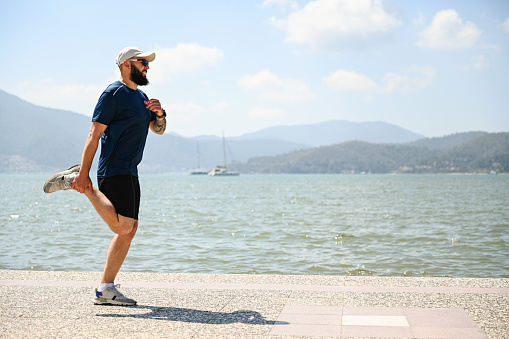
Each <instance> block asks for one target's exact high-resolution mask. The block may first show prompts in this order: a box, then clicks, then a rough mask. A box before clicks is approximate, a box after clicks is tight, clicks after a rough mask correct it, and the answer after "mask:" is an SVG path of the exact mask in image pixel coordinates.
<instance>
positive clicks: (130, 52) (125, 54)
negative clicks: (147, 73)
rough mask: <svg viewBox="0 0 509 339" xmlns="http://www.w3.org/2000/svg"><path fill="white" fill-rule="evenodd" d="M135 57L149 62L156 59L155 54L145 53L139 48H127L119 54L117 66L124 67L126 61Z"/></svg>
mask: <svg viewBox="0 0 509 339" xmlns="http://www.w3.org/2000/svg"><path fill="white" fill-rule="evenodd" d="M135 57H137V58H143V59H147V61H148V62H152V61H154V59H155V58H156V54H155V53H144V52H143V51H142V50H141V49H139V48H138V47H126V48H124V49H123V50H121V51H120V53H118V56H117V61H116V62H117V65H118V66H120V65H122V63H123V62H124V61H125V60H127V59H132V58H135Z"/></svg>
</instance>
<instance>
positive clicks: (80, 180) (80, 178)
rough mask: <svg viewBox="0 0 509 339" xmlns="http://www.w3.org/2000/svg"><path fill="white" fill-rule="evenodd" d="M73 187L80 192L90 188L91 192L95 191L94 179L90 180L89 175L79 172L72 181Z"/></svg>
mask: <svg viewBox="0 0 509 339" xmlns="http://www.w3.org/2000/svg"><path fill="white" fill-rule="evenodd" d="M71 188H72V189H73V190H76V191H78V192H80V193H85V190H86V189H87V188H88V191H89V192H90V194H93V193H94V186H93V185H92V180H90V176H89V175H84V174H83V175H82V174H81V173H78V175H76V177H75V178H74V181H73V182H72V185H71Z"/></svg>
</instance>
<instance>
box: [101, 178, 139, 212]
mask: <svg viewBox="0 0 509 339" xmlns="http://www.w3.org/2000/svg"><path fill="white" fill-rule="evenodd" d="M97 183H98V185H99V190H100V191H101V192H103V193H104V195H105V196H106V197H107V198H108V199H109V200H110V201H111V203H112V204H113V206H115V210H116V212H117V213H118V214H120V215H122V216H124V217H128V218H133V219H136V220H138V212H139V211H140V197H141V192H140V182H139V181H138V178H137V177H133V176H132V175H116V176H113V177H109V178H104V179H97Z"/></svg>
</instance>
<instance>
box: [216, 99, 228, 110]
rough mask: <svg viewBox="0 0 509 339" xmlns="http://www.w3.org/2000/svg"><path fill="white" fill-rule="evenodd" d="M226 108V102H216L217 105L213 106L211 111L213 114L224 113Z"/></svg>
mask: <svg viewBox="0 0 509 339" xmlns="http://www.w3.org/2000/svg"><path fill="white" fill-rule="evenodd" d="M227 107H228V103H227V102H224V101H222V102H218V103H217V104H215V105H214V106H213V107H212V110H213V111H214V112H222V111H224V110H225V109H226V108H227Z"/></svg>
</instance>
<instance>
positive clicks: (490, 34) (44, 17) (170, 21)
mask: <svg viewBox="0 0 509 339" xmlns="http://www.w3.org/2000/svg"><path fill="white" fill-rule="evenodd" d="M0 2H1V7H0V8H1V10H0V41H1V42H2V45H1V50H2V53H0V61H1V64H2V65H3V67H2V76H0V89H1V90H4V91H6V92H8V93H10V94H13V95H16V96H18V97H20V98H22V99H24V100H26V101H29V102H31V103H33V104H36V105H41V106H45V107H51V108H59V109H64V110H69V111H73V112H77V113H81V114H84V115H87V116H92V113H93V111H94V107H95V105H96V103H97V99H98V98H99V96H100V95H101V93H102V91H103V90H104V89H105V88H106V87H107V86H108V85H109V84H110V83H112V82H114V81H116V80H118V79H119V74H120V73H119V71H118V68H117V66H116V64H115V59H116V57H117V55H118V53H119V52H120V50H122V49H123V48H124V47H127V46H136V47H138V48H141V49H142V50H143V51H147V52H155V53H156V59H155V60H154V62H152V63H150V69H149V71H148V79H149V80H150V84H149V85H148V86H146V87H143V88H141V89H142V90H143V91H144V92H145V93H147V95H148V96H149V97H150V98H156V99H159V100H160V101H161V103H162V105H163V107H164V108H165V110H166V112H167V114H168V116H167V121H168V128H167V131H171V132H175V133H177V134H179V135H182V136H185V137H192V136H199V135H217V136H220V135H222V133H225V134H226V136H228V137H233V136H239V135H243V134H246V133H250V132H255V131H258V130H260V129H263V128H266V127H271V126H291V125H301V124H315V123H321V122H325V121H330V120H347V121H353V122H364V121H384V122H387V123H390V124H395V125H398V126H400V127H402V128H405V129H408V130H410V131H412V132H415V133H419V134H422V135H424V136H425V137H440V136H444V135H449V134H453V133H459V132H467V131H486V132H507V131H509V1H507V0H421V1H418V0H314V1H300V0H252V1H251V0H242V1H238V0H214V1H210V0H189V1H176V0H167V1H164V0H161V1H150V0H144V1H115V0H112V1H96V0H87V1H69V0H45V1H29V0H26V1H24V0H20V1H5V0H0ZM19 113H20V123H22V112H19Z"/></svg>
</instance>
